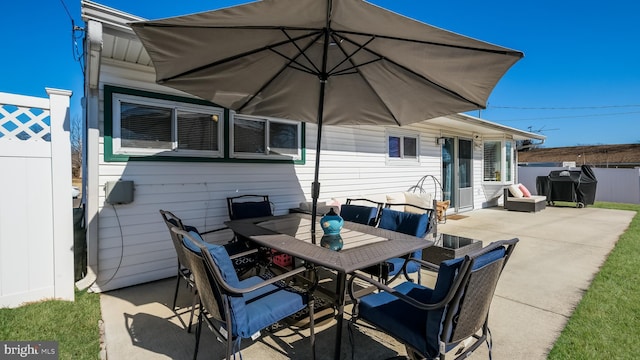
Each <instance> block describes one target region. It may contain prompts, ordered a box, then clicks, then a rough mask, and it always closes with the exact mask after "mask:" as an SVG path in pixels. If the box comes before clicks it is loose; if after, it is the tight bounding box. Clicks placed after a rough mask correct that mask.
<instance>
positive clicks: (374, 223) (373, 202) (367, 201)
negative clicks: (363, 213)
mask: <svg viewBox="0 0 640 360" xmlns="http://www.w3.org/2000/svg"><path fill="white" fill-rule="evenodd" d="M354 201H360V202H366V203H371V204H373V205H375V207H376V209H377V213H376V217H375V219H374V221H373V223H372V224H368V225H371V226H377V225H378V221H379V220H380V213H381V211H382V207H383V206H384V203H381V202H378V201H373V200H369V199H364V198H358V199H352V198H348V199H347V202H346V204H347V205H351V203H352V202H354Z"/></svg>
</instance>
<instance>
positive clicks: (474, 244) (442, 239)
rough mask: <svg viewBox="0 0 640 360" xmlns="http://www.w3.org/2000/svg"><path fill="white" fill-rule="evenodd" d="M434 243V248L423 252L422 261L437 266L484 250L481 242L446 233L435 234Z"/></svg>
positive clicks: (431, 247)
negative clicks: (445, 261)
mask: <svg viewBox="0 0 640 360" xmlns="http://www.w3.org/2000/svg"><path fill="white" fill-rule="evenodd" d="M433 241H434V245H433V246H430V247H428V248H425V249H423V250H422V259H424V260H425V261H428V262H430V263H433V264H436V265H438V264H440V263H441V262H442V261H444V260H449V259H455V258H458V257H462V256H465V255H467V254H469V253H471V252H472V251H475V250H478V249H482V241H481V240H476V239H470V238H466V237H462V236H456V235H450V234H444V233H439V234H435V235H434V238H433Z"/></svg>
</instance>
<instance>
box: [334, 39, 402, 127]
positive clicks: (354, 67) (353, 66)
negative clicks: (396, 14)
mask: <svg viewBox="0 0 640 360" xmlns="http://www.w3.org/2000/svg"><path fill="white" fill-rule="evenodd" d="M371 40H373V39H371ZM371 40H370V41H371ZM347 41H349V42H352V41H351V40H349V39H347ZM370 41H369V42H370ZM369 42H367V43H369ZM352 43H353V42H352ZM336 44H337V45H338V49H340V51H342V53H343V54H344V55H345V56H346V58H345V60H346V61H349V63H351V69H345V70H343V71H346V70H352V71H353V73H343V71H340V72H338V73H336V74H333V75H334V76H335V75H346V74H357V75H359V76H360V78H361V79H362V81H364V83H365V84H367V86H368V87H369V89H371V92H372V93H373V94H374V95H375V96H376V97H377V98H378V100H380V104H382V106H384V108H385V109H386V110H387V113H388V114H389V116H390V117H391V118H392V119H393V121H395V123H396V125H398V126H402V124H400V121H398V118H396V116H395V114H394V113H393V111H391V109H389V107H388V106H387V103H386V102H385V101H384V100H383V99H382V98H381V97H380V95H378V92H377V91H376V90H375V89H374V87H373V86H371V83H370V82H369V81H368V80H367V78H366V77H364V76H363V75H362V73H361V72H360V70H359V68H360V66H361V65H357V64H355V63H354V62H353V55H352V56H348V55H347V52H346V51H345V50H344V48H343V47H342V45H341V44H340V43H339V42H338V43H336ZM356 45H357V44H356ZM363 48H364V47H363ZM354 54H355V53H354ZM382 59H383V57H381V56H379V57H378V59H374V60H372V61H369V62H367V63H363V64H362V65H366V64H370V63H372V62H376V61H380V60H382Z"/></svg>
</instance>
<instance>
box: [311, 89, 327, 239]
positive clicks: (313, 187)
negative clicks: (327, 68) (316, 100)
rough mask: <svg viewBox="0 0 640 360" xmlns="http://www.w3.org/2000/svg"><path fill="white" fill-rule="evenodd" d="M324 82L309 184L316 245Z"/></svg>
mask: <svg viewBox="0 0 640 360" xmlns="http://www.w3.org/2000/svg"><path fill="white" fill-rule="evenodd" d="M326 82H327V81H326V80H321V81H320V104H318V130H317V131H318V135H317V138H316V164H315V171H314V174H313V183H312V184H311V197H312V199H313V202H312V203H311V241H312V242H313V244H315V243H316V216H317V215H318V198H320V182H319V181H318V180H319V175H320V146H321V145H322V117H323V113H324V87H325V84H326Z"/></svg>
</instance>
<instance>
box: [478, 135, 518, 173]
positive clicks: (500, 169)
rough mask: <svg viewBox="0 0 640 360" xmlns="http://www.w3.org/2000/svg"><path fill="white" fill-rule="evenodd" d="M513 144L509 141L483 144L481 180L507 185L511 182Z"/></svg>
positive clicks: (492, 141) (490, 141)
mask: <svg viewBox="0 0 640 360" xmlns="http://www.w3.org/2000/svg"><path fill="white" fill-rule="evenodd" d="M513 159H514V156H513V143H512V141H511V140H488V141H485V142H484V152H483V161H484V166H483V180H484V181H495V182H503V183H508V182H512V181H513V169H514V167H513Z"/></svg>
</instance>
